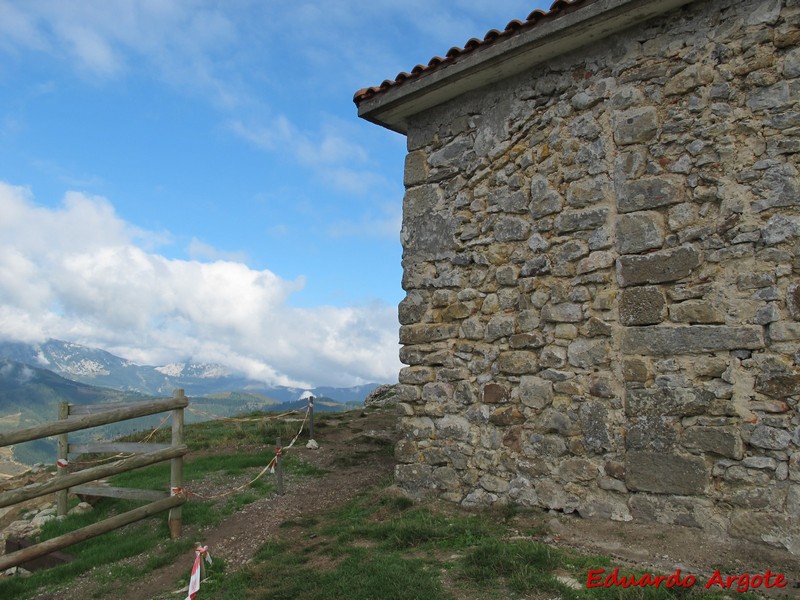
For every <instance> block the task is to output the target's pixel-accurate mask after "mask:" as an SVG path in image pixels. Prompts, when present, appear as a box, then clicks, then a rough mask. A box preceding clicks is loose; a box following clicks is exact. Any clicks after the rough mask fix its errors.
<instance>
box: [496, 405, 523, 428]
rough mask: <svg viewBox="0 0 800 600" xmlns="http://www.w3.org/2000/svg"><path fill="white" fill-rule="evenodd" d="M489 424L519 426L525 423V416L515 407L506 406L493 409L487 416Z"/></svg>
mask: <svg viewBox="0 0 800 600" xmlns="http://www.w3.org/2000/svg"><path fill="white" fill-rule="evenodd" d="M489 422H490V423H492V424H494V425H500V426H508V425H521V424H522V423H524V422H525V415H523V414H522V412H520V410H519V409H518V408H517V407H516V406H513V405H506V406H501V407H500V408H497V409H495V410H494V412H492V414H491V415H490V416H489Z"/></svg>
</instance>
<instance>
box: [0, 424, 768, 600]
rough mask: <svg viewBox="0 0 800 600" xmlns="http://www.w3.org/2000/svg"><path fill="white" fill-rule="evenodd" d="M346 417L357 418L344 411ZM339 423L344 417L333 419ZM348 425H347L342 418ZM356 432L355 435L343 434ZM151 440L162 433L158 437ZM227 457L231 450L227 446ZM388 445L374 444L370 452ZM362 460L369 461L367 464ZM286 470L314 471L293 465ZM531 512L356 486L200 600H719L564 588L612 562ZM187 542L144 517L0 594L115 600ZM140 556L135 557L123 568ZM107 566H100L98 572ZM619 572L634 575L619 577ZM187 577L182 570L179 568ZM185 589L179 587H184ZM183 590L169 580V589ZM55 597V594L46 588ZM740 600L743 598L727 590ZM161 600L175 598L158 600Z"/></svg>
mask: <svg viewBox="0 0 800 600" xmlns="http://www.w3.org/2000/svg"><path fill="white" fill-rule="evenodd" d="M351 414H353V418H354V419H355V417H357V416H361V415H363V414H364V413H360V414H359V413H351ZM338 418H342V417H341V415H339V416H338ZM346 418H347V417H345V419H346ZM325 419H326V418H325V417H320V421H319V423H320V427H319V432H318V433H319V435H317V436H316V437H317V439H318V440H320V441H322V442H323V443H324V436H325V434H326V430H329V429H330V428H329V427H326V426H325ZM296 427H297V424H296V423H289V424H282V423H274V422H266V421H265V422H242V423H235V424H231V423H221V422H218V423H214V422H210V423H202V424H197V425H193V426H191V427H189V428H187V435H186V437H187V440H188V441H189V444H190V446H191V447H192V449H193V450H195V451H196V452H195V454H194V455H195V458H194V459H193V460H192V461H190V462H189V463H188V464H187V466H186V468H185V476H186V479H187V481H189V482H191V481H193V480H198V479H201V478H205V479H206V480H208V478H212V479H213V478H214V477H219V478H222V479H224V480H230V478H232V477H233V478H240V479H244V480H247V479H248V478H249V477H251V476H252V474H253V473H255V472H257V471H258V470H259V467H261V466H262V465H263V463H264V455H265V454H264V440H265V439H274V438H275V437H276V436H281V437H282V438H283V439H290V438H291V437H292V435H293V434H294V433H295V431H294V429H295V428H296ZM351 430H352V431H353V432H357V430H356V429H354V428H351ZM159 435H163V436H166V435H167V434H166V432H164V433H160V434H159ZM232 448H233V449H235V452H231V449H232ZM385 451H386V448H383V447H380V446H376V448H375V452H385ZM363 458H364V460H369V458H370V457H369V456H364V457H363ZM286 464H287V469H288V470H289V471H290V472H291V471H294V472H295V473H306V474H308V475H310V476H319V475H322V473H320V472H319V471H318V470H315V469H314V468H312V467H310V466H309V465H306V464H304V463H302V462H300V461H297V460H295V461H292V460H288V461H287V463H286ZM166 478H167V467H166V466H157V467H152V468H149V469H142V470H139V471H136V472H134V473H131V474H126V475H125V476H124V477H118V478H117V479H116V481H115V482H114V483H115V484H116V485H129V486H135V487H153V488H157V487H159V486H163V483H164V481H165V480H166ZM271 486H272V483H271V482H264V480H260V481H259V482H257V483H256V484H255V485H254V486H251V487H250V488H248V489H246V490H244V491H243V492H241V493H238V494H235V495H232V496H230V497H229V498H227V499H225V500H224V501H222V502H218V503H205V502H191V503H188V504H187V505H185V506H184V524H185V526H186V527H191V526H192V524H195V523H199V522H203V523H211V522H220V521H221V520H222V519H224V518H225V516H227V515H229V514H232V513H233V512H235V511H237V510H239V509H240V508H241V507H242V506H244V505H246V504H247V503H249V502H252V501H253V500H254V499H256V498H258V497H264V495H268V494H270V493H272V488H271ZM130 506H131V505H130V503H123V502H112V501H103V502H101V503H100V504H99V505H98V507H97V510H96V511H95V513H92V514H89V515H86V516H83V517H70V518H69V519H68V520H67V521H64V522H61V523H57V524H53V525H51V526H50V527H48V528H47V529H46V531H45V534H44V537H50V536H54V535H58V534H60V533H63V532H64V531H67V530H72V529H75V528H77V527H79V526H81V525H83V524H85V523H87V522H94V521H95V520H97V519H98V517H99V516H102V515H106V514H111V513H115V512H120V511H122V510H126V509H128V508H129V507H130ZM541 523H542V517H541V513H539V512H518V511H515V510H513V509H504V510H503V511H500V512H481V513H474V512H468V511H464V510H461V509H459V508H458V507H454V506H452V505H446V504H439V503H430V504H424V505H420V504H415V503H413V502H411V501H409V500H407V499H405V498H401V497H397V496H395V495H393V494H391V493H390V492H389V491H388V490H387V488H386V486H381V487H378V488H374V489H370V490H365V491H364V492H363V493H362V494H361V495H360V496H359V497H358V498H357V499H355V500H354V501H351V502H349V503H346V504H345V505H343V506H340V507H338V508H336V509H335V510H333V511H330V512H327V513H323V514H317V515H313V516H312V515H309V516H307V517H303V518H300V519H295V520H292V521H286V522H284V523H283V524H282V526H281V528H280V530H279V532H278V533H277V535H275V536H274V538H273V539H271V540H270V541H269V542H268V543H266V544H265V545H264V546H263V547H262V548H261V549H260V550H259V552H258V554H257V555H256V557H255V559H254V560H253V561H252V562H251V563H250V564H249V565H247V566H246V567H245V568H243V569H242V570H239V571H230V572H228V571H227V570H226V568H225V564H224V563H223V561H215V562H214V564H213V565H212V566H211V567H209V576H210V580H209V581H207V582H206V583H204V584H203V586H202V588H201V593H200V595H199V600H212V599H213V600H246V599H253V600H260V599H265V600H266V599H282V598H286V599H292V600H334V599H338V598H347V599H348V600H367V599H382V598H391V599H398V600H403V599H409V600H410V599H415V598H425V599H431V600H437V599H442V600H444V599H453V600H457V599H458V600H460V599H465V598H470V599H471V598H476V599H480V598H486V599H489V598H532V599H535V600H544V599H555V598H560V599H562V600H595V599H596V600H635V599H647V600H671V599H678V598H680V599H692V600H698V599H705V598H709V599H711V598H713V599H716V600H721V599H722V598H724V597H725V596H724V595H723V594H719V593H715V594H710V593H704V591H703V589H702V585H696V586H694V588H692V589H691V590H689V591H688V592H685V591H676V590H667V589H663V587H662V588H661V589H658V590H656V589H653V588H645V589H642V588H638V587H636V588H629V589H622V588H611V589H605V588H599V589H592V590H587V589H572V587H571V584H572V585H574V584H583V583H585V582H586V578H587V574H588V572H589V570H590V569H595V568H606V569H611V568H613V567H611V566H610V565H611V562H610V559H608V558H605V557H585V556H580V555H578V554H574V553H570V552H566V551H564V550H559V549H556V548H553V547H550V546H547V545H546V544H543V543H541V541H539V540H540V539H541V532H542V529H541ZM192 541H193V540H191V539H182V540H177V541H170V540H168V533H167V530H166V524H165V519H163V518H157V519H149V520H147V521H145V522H142V523H139V524H136V525H133V526H129V527H128V528H126V529H124V530H121V531H117V532H113V533H110V534H107V535H105V536H101V537H100V538H97V539H95V540H89V541H87V542H84V543H82V544H79V545H77V546H74V547H72V548H70V549H69V552H70V553H71V554H73V555H75V556H76V557H77V560H76V561H75V562H74V563H71V564H69V565H65V566H63V567H59V568H56V569H52V570H50V571H47V572H40V573H36V574H34V575H33V576H32V577H30V578H29V579H22V578H8V579H0V598H3V599H5V600H13V599H17V598H19V599H23V598H30V597H33V596H35V595H37V594H42V593H44V594H45V595H44V597H57V596H47V595H46V594H47V593H48V590H53V589H54V586H57V585H59V584H61V583H63V581H64V580H69V579H70V578H74V577H77V576H79V575H82V576H83V577H89V578H92V579H93V580H94V582H93V587H92V589H93V590H94V592H93V596H92V597H96V598H106V597H112V596H113V595H114V591H115V590H117V589H119V586H120V585H123V586H124V587H125V588H129V589H130V588H135V586H136V581H137V579H138V578H140V577H142V576H143V575H144V574H146V573H148V572H149V571H152V570H154V569H157V568H159V567H160V566H163V565H166V564H170V563H172V562H174V561H175V560H176V558H177V557H179V556H181V555H184V556H185V554H186V552H187V550H189V548H190V547H191V545H192ZM140 553H145V556H146V558H145V559H144V560H138V561H137V560H134V561H132V560H131V558H130V557H135V556H137V555H138V554H140ZM101 565H105V567H104V568H98V567H100V566H101ZM623 572H624V573H625V574H632V573H634V572H635V571H631V570H630V569H623ZM187 577H188V572H187ZM183 583H184V585H185V581H184V582H183ZM179 585H180V582H175V588H173V589H177V588H178V587H179ZM55 593H57V592H55ZM734 595H735V596H736V598H737V600H752V599H753V598H755V596H753V595H749V594H739V593H734ZM163 597H165V598H166V597H172V596H169V595H164V596H163Z"/></svg>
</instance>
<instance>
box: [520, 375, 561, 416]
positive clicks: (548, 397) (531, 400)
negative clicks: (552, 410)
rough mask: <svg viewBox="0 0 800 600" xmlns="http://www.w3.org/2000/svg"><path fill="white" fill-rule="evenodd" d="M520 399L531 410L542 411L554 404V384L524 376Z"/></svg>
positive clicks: (521, 381)
mask: <svg viewBox="0 0 800 600" xmlns="http://www.w3.org/2000/svg"><path fill="white" fill-rule="evenodd" d="M519 399H520V402H522V404H524V405H525V406H529V407H530V408H536V409H542V408H545V407H546V406H549V405H550V404H552V402H553V382H552V381H547V380H546V379H542V378H541V377H535V376H532V375H524V376H523V377H521V378H520V381H519Z"/></svg>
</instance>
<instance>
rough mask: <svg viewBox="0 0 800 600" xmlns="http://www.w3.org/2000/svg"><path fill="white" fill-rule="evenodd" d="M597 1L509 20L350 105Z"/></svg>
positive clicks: (576, 0)
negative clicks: (502, 27) (498, 27)
mask: <svg viewBox="0 0 800 600" xmlns="http://www.w3.org/2000/svg"><path fill="white" fill-rule="evenodd" d="M596 1H597V0H555V2H553V4H552V5H551V6H550V10H549V11H547V12H545V11H543V10H540V9H536V10H534V11H533V12H531V14H529V15H528V17H527V19H525V20H524V21H520V20H513V21H510V22H509V23H508V25H506V26H505V29H503V31H500V30H498V29H492V30H490V31H488V32H486V35H484V36H483V39H482V40H481V39H479V38H471V39H469V40H467V42H466V43H465V44H464V47H463V48H459V47H458V46H453V47H452V48H450V50H448V51H447V54H445V56H444V58H443V57H441V56H434V57H433V58H432V59H431V60H430V61H428V64H427V66H425V65H417V66H415V67H414V68H413V69H411V72H410V73H407V72H405V71H403V72H401V73H398V74H397V76H396V77H395V78H394V79H387V80H385V81H384V82H383V83H381V84H380V85H379V86H373V87H368V88H364V89H361V90H358V91H357V92H356V93H355V95H354V96H353V102H355V103H356V106H358V105H359V104H361V102H363V101H364V100H367V99H368V98H372V97H373V96H375V94H380V93H382V92H384V91H386V90H388V89H389V88H392V87H395V86H397V85H402V84H403V83H404V82H406V81H408V80H410V79H416V78H417V77H419V76H420V75H422V74H425V73H428V72H431V71H434V70H436V69H438V68H439V67H441V66H442V65H446V64H450V63H453V62H455V61H456V60H458V58H459V57H461V56H462V55H464V54H468V53H470V52H474V51H475V50H480V49H483V48H485V47H486V46H489V45H491V44H493V43H495V42H496V41H497V40H501V39H504V38H508V37H510V36H512V35H516V34H517V33H519V32H521V31H526V30H528V29H530V28H532V27H535V26H536V25H537V24H539V23H540V22H542V21H550V20H552V19H557V18H559V17H561V16H563V15H565V14H568V13H570V12H573V11H574V10H577V9H578V8H580V7H582V6H585V5H587V4H591V3H593V2H596Z"/></svg>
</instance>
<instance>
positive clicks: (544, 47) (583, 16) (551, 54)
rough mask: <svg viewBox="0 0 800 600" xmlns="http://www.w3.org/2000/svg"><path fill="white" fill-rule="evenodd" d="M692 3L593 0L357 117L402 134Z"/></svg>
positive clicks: (381, 98) (419, 80)
mask: <svg viewBox="0 0 800 600" xmlns="http://www.w3.org/2000/svg"><path fill="white" fill-rule="evenodd" d="M693 1H694V0H597V1H596V2H593V3H591V4H589V5H587V6H585V7H584V8H581V9H580V10H576V11H574V12H571V13H569V14H566V15H563V16H560V17H558V18H556V19H552V20H550V21H547V22H542V23H538V24H537V25H536V26H535V27H531V28H530V29H528V30H524V31H521V32H519V33H518V34H516V35H513V36H511V37H509V38H507V39H504V40H498V41H497V42H495V43H493V44H491V45H489V46H487V47H485V48H481V49H479V50H476V51H475V52H471V53H469V54H465V55H461V56H459V57H458V58H456V60H454V61H453V62H451V63H446V64H443V65H441V66H439V67H438V68H436V69H434V70H432V71H430V72H427V73H424V74H422V75H420V76H419V77H416V78H414V79H410V80H408V81H405V82H403V83H402V84H399V85H397V86H396V87H391V88H389V89H387V90H384V91H381V92H380V93H378V94H375V95H374V96H372V97H371V98H366V99H364V100H362V101H361V102H360V103H359V105H358V116H359V117H361V118H362V119H366V120H367V121H371V122H372V123H376V124H378V125H381V126H382V127H386V128H387V129H391V130H393V131H397V132H398V133H402V134H406V133H407V132H408V120H409V118H410V117H412V116H413V115H415V114H418V113H420V112H422V111H424V110H427V109H429V108H432V107H434V106H437V105H439V104H442V103H444V102H447V101H448V100H451V99H453V98H455V97H457V96H460V95H461V94H464V93H466V92H469V91H471V90H474V89H477V88H480V87H483V86H485V85H489V84H492V83H496V82H498V81H502V80H503V79H507V78H509V77H511V76H513V75H516V74H517V73H520V72H522V71H525V70H527V69H530V68H531V67H533V66H535V65H537V64H540V63H542V62H545V61H547V60H550V59H553V58H555V57H557V56H560V55H562V54H566V53H567V52H570V51H572V50H575V49H576V48H580V47H581V46H584V45H586V44H589V43H592V42H595V41H597V40H600V39H602V38H605V37H608V36H610V35H612V34H615V33H618V32H620V31H623V30H624V29H627V28H628V27H631V26H632V25H635V24H636V23H640V22H642V21H646V20H648V19H650V18H652V17H655V16H657V15H659V14H662V13H665V12H668V11H670V10H673V9H675V8H677V7H679V6H682V5H684V4H689V3H691V2H693Z"/></svg>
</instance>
